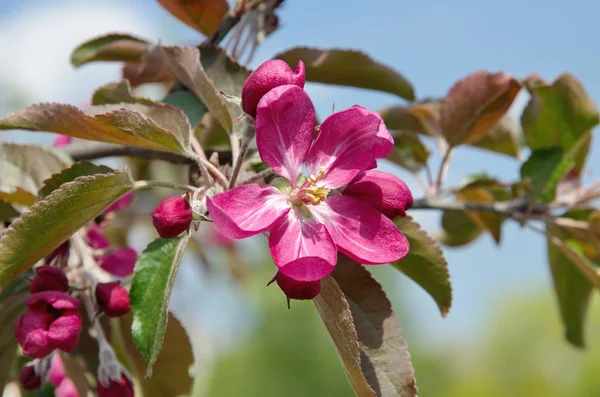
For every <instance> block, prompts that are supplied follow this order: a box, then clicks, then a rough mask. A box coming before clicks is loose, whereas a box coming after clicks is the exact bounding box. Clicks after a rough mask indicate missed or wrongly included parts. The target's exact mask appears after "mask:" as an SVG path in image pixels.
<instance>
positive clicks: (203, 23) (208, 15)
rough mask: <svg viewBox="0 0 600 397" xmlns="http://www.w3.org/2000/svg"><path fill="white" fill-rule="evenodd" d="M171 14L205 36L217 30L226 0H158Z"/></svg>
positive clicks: (225, 9)
mask: <svg viewBox="0 0 600 397" xmlns="http://www.w3.org/2000/svg"><path fill="white" fill-rule="evenodd" d="M158 3H159V4H160V5H161V6H163V7H164V8H165V10H167V11H169V12H170V13H171V15H173V16H174V17H175V18H177V19H179V20H180V21H181V22H183V23H185V24H186V25H188V26H189V27H191V28H193V29H196V30H197V31H198V32H200V33H202V34H203V35H205V36H210V35H212V34H213V33H215V32H216V31H217V28H218V27H219V24H220V23H221V21H222V20H223V18H224V17H225V15H226V14H227V11H228V10H229V5H228V4H227V1H226V0H195V1H189V0H158Z"/></svg>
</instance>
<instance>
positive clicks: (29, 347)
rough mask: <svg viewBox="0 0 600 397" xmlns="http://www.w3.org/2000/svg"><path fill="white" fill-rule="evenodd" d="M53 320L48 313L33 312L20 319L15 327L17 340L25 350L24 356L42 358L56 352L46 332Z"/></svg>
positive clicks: (30, 311) (28, 312) (29, 311)
mask: <svg viewBox="0 0 600 397" xmlns="http://www.w3.org/2000/svg"><path fill="white" fill-rule="evenodd" d="M53 319H54V317H52V316H51V315H50V314H48V313H45V312H43V311H32V310H28V311H27V313H25V314H24V315H22V316H21V317H20V318H19V320H18V321H17V324H16V325H15V338H16V339H17V341H18V342H19V344H20V345H21V347H22V348H23V354H25V355H26V356H31V357H36V358H42V357H45V356H47V355H48V354H50V353H51V352H52V350H54V346H52V345H51V343H50V342H49V340H48V332H47V331H46V330H47V328H48V326H49V324H50V322H51V321H52V320H53Z"/></svg>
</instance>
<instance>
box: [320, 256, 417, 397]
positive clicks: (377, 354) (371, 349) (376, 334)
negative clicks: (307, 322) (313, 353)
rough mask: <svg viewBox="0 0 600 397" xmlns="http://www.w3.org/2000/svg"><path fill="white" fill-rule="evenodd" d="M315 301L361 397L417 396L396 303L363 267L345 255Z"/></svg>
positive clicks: (326, 279) (350, 378)
mask: <svg viewBox="0 0 600 397" xmlns="http://www.w3.org/2000/svg"><path fill="white" fill-rule="evenodd" d="M314 303H315V305H316V307H317V310H318V312H319V315H320V316H321V319H322V320H323V322H324V323H325V326H326V327H327V330H328V331H329V334H330V335H331V338H332V340H333V343H334V344H335V346H336V348H337V350H338V353H339V355H340V358H341V360H342V363H343V364H344V369H345V370H346V375H347V376H348V378H349V380H350V383H351V384H352V387H353V388H354V391H355V393H356V395H357V396H359V397H363V396H370V397H375V396H381V397H412V396H416V395H417V387H416V385H415V374H414V369H413V367H412V363H411V361H410V354H409V353H408V350H407V347H406V342H405V341H404V338H403V337H402V334H401V332H400V330H399V329H398V321H397V319H396V316H395V314H394V312H393V311H392V307H391V304H390V302H389V300H388V299H387V297H386V295H385V293H384V292H383V290H382V289H381V286H380V285H379V283H377V281H375V280H374V279H373V277H371V274H370V273H369V272H368V271H367V270H366V269H365V268H364V267H363V266H361V265H359V264H358V263H356V262H354V261H352V260H350V259H348V258H347V257H345V256H343V255H340V256H339V257H338V263H337V265H336V268H335V270H334V272H333V273H332V275H331V276H328V277H326V278H325V279H323V280H322V281H321V293H320V294H319V295H317V297H316V298H315V299H314Z"/></svg>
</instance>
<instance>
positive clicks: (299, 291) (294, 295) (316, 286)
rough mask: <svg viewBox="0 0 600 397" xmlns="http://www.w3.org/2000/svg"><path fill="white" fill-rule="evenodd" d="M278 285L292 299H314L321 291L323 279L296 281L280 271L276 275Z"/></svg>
mask: <svg viewBox="0 0 600 397" xmlns="http://www.w3.org/2000/svg"><path fill="white" fill-rule="evenodd" d="M275 281H276V282H277V285H278V286H279V288H281V290H282V291H283V293H284V294H285V296H287V297H288V298H290V299H299V300H306V299H313V298H314V297H315V296H317V295H319V292H321V281H296V280H294V279H293V278H289V277H287V276H284V275H283V273H281V272H278V273H277V275H276V276H275Z"/></svg>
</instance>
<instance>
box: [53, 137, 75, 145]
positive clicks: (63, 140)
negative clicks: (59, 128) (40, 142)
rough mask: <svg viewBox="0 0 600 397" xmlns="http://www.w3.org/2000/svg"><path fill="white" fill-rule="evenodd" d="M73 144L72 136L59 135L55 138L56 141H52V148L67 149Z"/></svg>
mask: <svg viewBox="0 0 600 397" xmlns="http://www.w3.org/2000/svg"><path fill="white" fill-rule="evenodd" d="M71 143H73V138H71V137H70V136H68V135H58V136H57V137H56V138H54V141H52V146H54V147H65V146H69V145H70V144H71Z"/></svg>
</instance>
